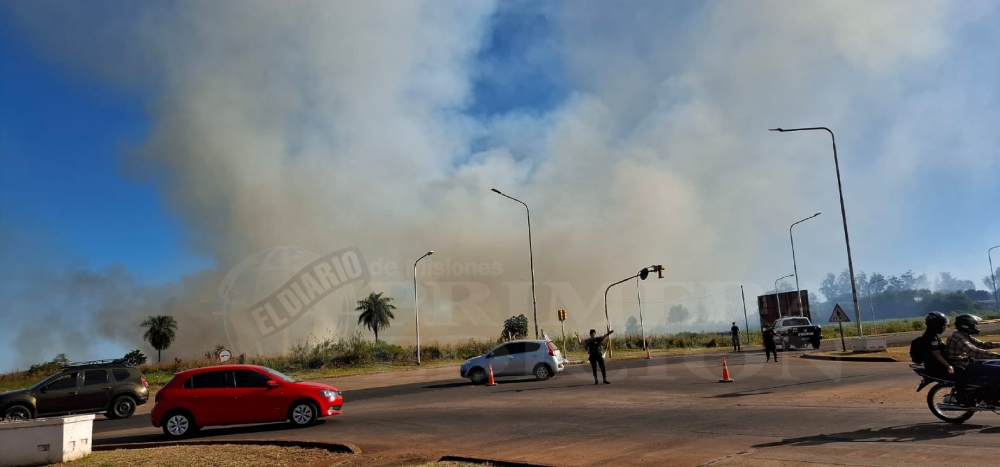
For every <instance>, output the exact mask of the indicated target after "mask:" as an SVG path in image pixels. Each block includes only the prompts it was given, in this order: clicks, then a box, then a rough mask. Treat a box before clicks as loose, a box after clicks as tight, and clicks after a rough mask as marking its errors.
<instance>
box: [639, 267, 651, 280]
mask: <svg viewBox="0 0 1000 467" xmlns="http://www.w3.org/2000/svg"><path fill="white" fill-rule="evenodd" d="M647 277H649V268H642V270H641V271H639V279H642V280H646V278H647Z"/></svg>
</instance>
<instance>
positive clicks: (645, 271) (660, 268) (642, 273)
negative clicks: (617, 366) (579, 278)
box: [604, 264, 663, 357]
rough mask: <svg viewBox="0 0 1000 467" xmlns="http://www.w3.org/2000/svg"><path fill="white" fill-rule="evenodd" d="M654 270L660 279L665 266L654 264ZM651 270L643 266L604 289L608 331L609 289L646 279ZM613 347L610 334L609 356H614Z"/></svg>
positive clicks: (605, 317) (609, 321) (605, 319)
mask: <svg viewBox="0 0 1000 467" xmlns="http://www.w3.org/2000/svg"><path fill="white" fill-rule="evenodd" d="M652 270H653V271H654V272H656V273H658V274H659V277H660V279H662V278H663V266H662V265H659V264H657V265H654V266H652ZM649 271H650V268H642V269H641V270H639V273H638V274H636V275H634V276H629V277H626V278H624V279H622V280H620V281H618V282H615V283H614V284H611V285H609V286H608V288H606V289H604V321H605V323H606V324H607V328H608V329H607V331H608V332H611V318H610V317H609V316H608V291H609V290H611V288H612V287H614V286H616V285H618V284H622V283H625V282H628V281H630V280H632V279H635V278H637V277H638V278H640V279H642V280H646V278H647V277H649ZM611 349H612V346H611V336H608V357H611V356H612V350H611Z"/></svg>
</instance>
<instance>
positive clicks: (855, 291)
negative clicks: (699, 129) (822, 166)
mask: <svg viewBox="0 0 1000 467" xmlns="http://www.w3.org/2000/svg"><path fill="white" fill-rule="evenodd" d="M818 130H822V131H826V132H827V133H830V141H831V142H832V143H833V165H834V167H835V168H836V170H837V191H839V192H840V216H841V218H843V220H844V242H845V243H846V244H847V269H848V272H849V273H850V274H851V295H852V296H853V299H854V317H855V318H856V319H857V321H858V322H857V325H858V337H863V336H862V333H861V307H860V306H859V305H858V283H857V281H856V280H855V279H854V261H853V260H851V237H850V235H849V234H848V233H847V209H846V208H844V188H843V186H842V185H841V183H840V161H839V160H838V159H837V138H836V137H835V136H834V135H833V130H831V129H829V128H827V127H825V126H818V127H808V128H789V129H785V128H771V130H770V131H778V132H781V133H784V132H786V131H818Z"/></svg>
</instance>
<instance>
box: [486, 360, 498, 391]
mask: <svg viewBox="0 0 1000 467" xmlns="http://www.w3.org/2000/svg"><path fill="white" fill-rule="evenodd" d="M486 385H487V386H496V385H497V382H496V381H493V365H490V379H489V380H488V381H487V382H486Z"/></svg>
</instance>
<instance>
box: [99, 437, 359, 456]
mask: <svg viewBox="0 0 1000 467" xmlns="http://www.w3.org/2000/svg"><path fill="white" fill-rule="evenodd" d="M220 444H235V445H241V446H281V447H289V448H305V449H325V450H327V451H330V452H336V453H339V454H361V448H359V447H357V446H355V445H353V444H349V443H326V442H320V441H293V440H270V441H268V440H252V439H230V440H221V439H220V440H196V441H163V442H150V443H126V444H95V445H93V446H92V447H91V450H92V451H115V450H118V449H147V448H162V447H170V446H211V445H220Z"/></svg>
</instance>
